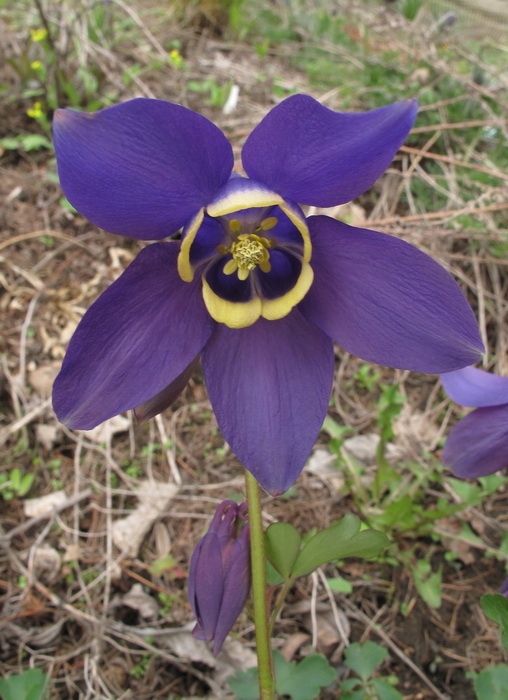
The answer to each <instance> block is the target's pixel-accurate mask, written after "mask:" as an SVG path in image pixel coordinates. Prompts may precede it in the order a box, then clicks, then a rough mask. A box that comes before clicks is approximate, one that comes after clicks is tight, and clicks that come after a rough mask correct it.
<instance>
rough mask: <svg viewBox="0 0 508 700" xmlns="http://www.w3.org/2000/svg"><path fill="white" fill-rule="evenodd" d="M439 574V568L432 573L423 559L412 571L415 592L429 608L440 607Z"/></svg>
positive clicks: (440, 571) (440, 570)
mask: <svg viewBox="0 0 508 700" xmlns="http://www.w3.org/2000/svg"><path fill="white" fill-rule="evenodd" d="M441 573H442V569H441V567H439V569H438V571H436V572H435V573H432V569H431V568H430V564H429V562H427V561H425V560H423V559H422V560H421V561H419V562H418V563H417V565H416V567H415V568H414V569H413V579H414V582H415V586H416V590H417V591H418V593H419V594H420V595H421V597H422V598H423V600H424V601H425V602H426V603H427V605H430V607H431V608H439V607H440V606H441V578H442V576H441Z"/></svg>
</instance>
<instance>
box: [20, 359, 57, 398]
mask: <svg viewBox="0 0 508 700" xmlns="http://www.w3.org/2000/svg"><path fill="white" fill-rule="evenodd" d="M60 365H61V363H60V362H51V363H50V364H48V365H41V366H40V367H37V369H34V370H32V371H30V372H28V381H29V383H30V384H31V385H32V386H33V388H34V389H35V391H36V392H37V394H39V396H40V397H42V398H43V399H47V398H49V397H50V396H51V390H52V388H53V382H54V381H55V379H56V375H57V374H58V372H59V371H60Z"/></svg>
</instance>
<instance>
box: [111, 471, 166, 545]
mask: <svg viewBox="0 0 508 700" xmlns="http://www.w3.org/2000/svg"><path fill="white" fill-rule="evenodd" d="M177 493H178V486H176V485H175V484H166V483H163V482H158V481H148V480H147V481H143V482H141V486H140V488H139V490H138V491H137V493H136V496H137V497H138V499H139V503H138V506H137V508H136V509H135V510H134V511H132V513H130V514H129V515H128V516H127V517H126V518H122V519H121V520H115V522H114V523H113V527H112V537H113V542H114V543H115V545H116V546H117V547H118V549H120V551H122V552H123V553H124V555H125V556H129V557H136V556H137V554H138V552H139V548H140V546H141V542H142V541H143V538H144V537H145V535H146V533H147V532H148V530H149V529H150V528H151V527H152V524H153V523H154V521H155V520H156V519H157V518H159V517H160V516H161V515H163V514H164V513H165V512H166V511H167V510H168V508H169V504H170V503H171V501H172V499H173V498H174V497H175V496H176V494H177Z"/></svg>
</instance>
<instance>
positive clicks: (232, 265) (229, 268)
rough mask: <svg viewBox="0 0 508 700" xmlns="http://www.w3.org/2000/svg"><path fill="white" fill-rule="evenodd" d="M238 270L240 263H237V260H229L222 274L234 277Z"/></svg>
mask: <svg viewBox="0 0 508 700" xmlns="http://www.w3.org/2000/svg"><path fill="white" fill-rule="evenodd" d="M236 270H238V263H237V262H236V260H234V259H231V260H228V261H227V263H226V264H225V265H224V267H223V269H222V272H223V273H224V274H225V275H232V274H233V272H236Z"/></svg>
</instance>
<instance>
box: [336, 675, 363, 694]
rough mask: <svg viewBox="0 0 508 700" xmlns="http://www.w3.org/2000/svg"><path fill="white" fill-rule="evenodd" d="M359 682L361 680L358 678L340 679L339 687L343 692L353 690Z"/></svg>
mask: <svg viewBox="0 0 508 700" xmlns="http://www.w3.org/2000/svg"><path fill="white" fill-rule="evenodd" d="M360 683H361V680H360V679H359V678H348V679H347V680H345V681H342V683H341V684H340V689H341V690H343V691H344V692H346V691H350V690H354V689H355V688H357V687H358V686H359V685H360Z"/></svg>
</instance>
